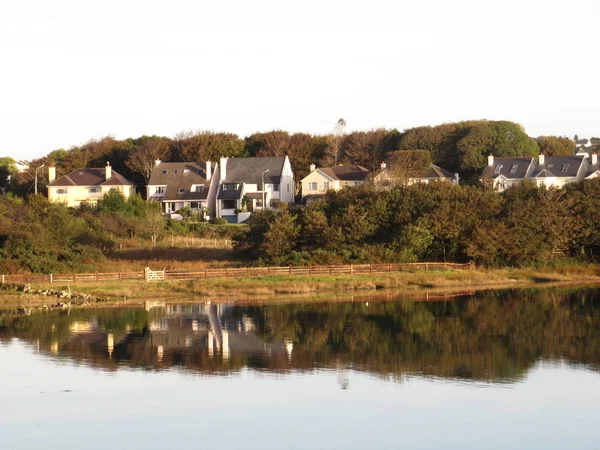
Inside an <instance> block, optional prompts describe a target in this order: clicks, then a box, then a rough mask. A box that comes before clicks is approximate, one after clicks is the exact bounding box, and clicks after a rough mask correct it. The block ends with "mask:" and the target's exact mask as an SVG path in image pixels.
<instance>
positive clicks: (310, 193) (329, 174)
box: [302, 164, 369, 203]
mask: <svg viewBox="0 0 600 450" xmlns="http://www.w3.org/2000/svg"><path fill="white" fill-rule="evenodd" d="M368 176H369V170H368V169H366V168H364V167H362V166H358V165H339V166H334V167H318V168H317V167H316V166H315V165H314V164H311V166H310V173H309V174H308V175H307V176H305V177H304V178H303V179H302V200H304V201H306V202H307V203H310V202H313V201H316V200H319V199H320V198H322V197H323V196H324V195H325V193H326V192H327V191H330V190H332V191H339V190H340V189H343V188H347V187H355V186H361V185H363V184H364V183H365V182H366V181H367V179H368Z"/></svg>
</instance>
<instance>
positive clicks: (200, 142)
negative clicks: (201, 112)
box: [174, 131, 244, 162]
mask: <svg viewBox="0 0 600 450" xmlns="http://www.w3.org/2000/svg"><path fill="white" fill-rule="evenodd" d="M174 148H175V153H176V157H177V159H179V160H180V161H196V162H205V161H218V159H219V158H220V157H221V156H229V157H239V156H243V154H244V141H242V140H241V139H240V138H239V137H238V135H237V134H233V133H215V132H214V131H201V132H195V133H194V132H184V133H180V134H178V135H177V136H176V137H175V143H174Z"/></svg>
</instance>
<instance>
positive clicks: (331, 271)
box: [329, 264, 333, 275]
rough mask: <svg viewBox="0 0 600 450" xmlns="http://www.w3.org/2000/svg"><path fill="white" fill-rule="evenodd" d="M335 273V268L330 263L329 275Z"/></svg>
mask: <svg viewBox="0 0 600 450" xmlns="http://www.w3.org/2000/svg"><path fill="white" fill-rule="evenodd" d="M332 273H333V268H332V266H331V264H329V275H331V274H332Z"/></svg>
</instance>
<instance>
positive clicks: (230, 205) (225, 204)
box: [221, 200, 235, 209]
mask: <svg viewBox="0 0 600 450" xmlns="http://www.w3.org/2000/svg"><path fill="white" fill-rule="evenodd" d="M221 208H223V209H235V200H223V201H222V203H221Z"/></svg>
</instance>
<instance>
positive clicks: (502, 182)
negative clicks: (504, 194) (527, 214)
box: [499, 178, 506, 189]
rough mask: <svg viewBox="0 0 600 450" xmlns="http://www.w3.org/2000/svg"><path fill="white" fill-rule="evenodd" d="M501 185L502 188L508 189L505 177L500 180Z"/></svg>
mask: <svg viewBox="0 0 600 450" xmlns="http://www.w3.org/2000/svg"><path fill="white" fill-rule="evenodd" d="M499 185H500V189H506V182H505V181H504V178H502V179H501V180H500V183H499Z"/></svg>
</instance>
